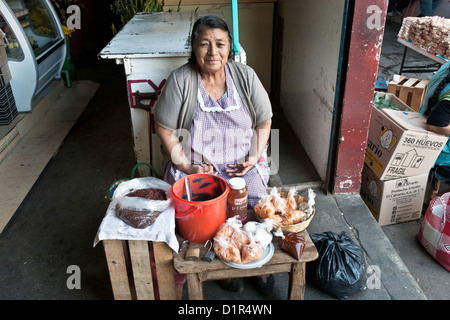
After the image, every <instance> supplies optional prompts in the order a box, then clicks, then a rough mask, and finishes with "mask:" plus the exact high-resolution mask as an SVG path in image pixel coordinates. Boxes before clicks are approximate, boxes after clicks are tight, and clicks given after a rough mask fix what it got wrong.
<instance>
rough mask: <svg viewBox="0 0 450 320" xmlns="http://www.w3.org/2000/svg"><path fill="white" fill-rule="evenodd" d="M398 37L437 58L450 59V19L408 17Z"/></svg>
mask: <svg viewBox="0 0 450 320" xmlns="http://www.w3.org/2000/svg"><path fill="white" fill-rule="evenodd" d="M398 37H399V38H401V39H406V40H408V41H410V42H412V43H413V44H414V45H416V46H418V47H420V48H422V49H425V50H427V51H428V52H431V53H433V54H435V55H437V56H442V57H444V58H445V59H450V19H445V18H442V17H407V18H404V19H403V23H402V27H401V28H400V31H399V33H398Z"/></svg>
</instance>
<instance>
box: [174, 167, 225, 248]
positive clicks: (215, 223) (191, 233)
mask: <svg viewBox="0 0 450 320" xmlns="http://www.w3.org/2000/svg"><path fill="white" fill-rule="evenodd" d="M186 178H189V179H190V185H191V194H192V195H191V201H188V200H187V193H186V187H185V180H186ZM229 191H230V188H229V187H228V183H227V182H226V181H225V180H224V179H222V178H220V177H218V176H215V175H211V174H191V175H188V176H186V177H183V178H181V179H179V180H178V181H176V182H175V183H174V184H173V185H172V188H171V189H170V193H171V196H172V199H173V205H174V208H175V218H176V220H177V227H178V233H179V234H180V236H182V237H183V238H184V239H186V240H189V241H190V242H192V243H205V242H206V241H207V240H211V239H212V238H213V236H214V234H215V233H216V231H217V229H219V227H220V225H221V224H222V223H224V222H225V218H226V209H227V208H226V207H227V196H228V192H229Z"/></svg>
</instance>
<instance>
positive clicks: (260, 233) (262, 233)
mask: <svg viewBox="0 0 450 320" xmlns="http://www.w3.org/2000/svg"><path fill="white" fill-rule="evenodd" d="M272 228H273V224H272V221H271V220H270V219H265V220H264V221H263V222H256V221H249V222H247V223H246V224H245V225H244V230H245V231H246V232H247V233H248V234H250V235H251V236H252V237H253V238H254V240H255V241H256V242H258V243H259V244H260V245H262V246H263V248H265V247H267V246H268V245H269V244H270V243H271V242H272V233H271V230H272Z"/></svg>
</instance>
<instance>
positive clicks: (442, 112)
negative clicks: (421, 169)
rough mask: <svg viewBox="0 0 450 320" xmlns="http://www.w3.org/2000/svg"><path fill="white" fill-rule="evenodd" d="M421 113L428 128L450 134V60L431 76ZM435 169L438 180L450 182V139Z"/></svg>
mask: <svg viewBox="0 0 450 320" xmlns="http://www.w3.org/2000/svg"><path fill="white" fill-rule="evenodd" d="M420 113H421V114H423V115H424V116H425V117H426V118H427V125H426V128H427V130H429V131H432V132H435V133H438V134H443V135H446V136H450V62H447V63H446V64H444V65H443V66H442V67H441V68H440V69H439V70H438V71H437V72H436V74H435V75H434V76H433V78H431V81H430V84H429V85H428V91H427V95H426V97H425V103H424V104H423V105H422V107H421V108H420ZM434 170H435V175H436V178H437V179H438V180H441V181H446V182H450V139H449V141H447V144H446V145H445V146H444V149H443V150H442V151H441V153H440V154H439V157H438V158H437V160H436V162H435V164H434Z"/></svg>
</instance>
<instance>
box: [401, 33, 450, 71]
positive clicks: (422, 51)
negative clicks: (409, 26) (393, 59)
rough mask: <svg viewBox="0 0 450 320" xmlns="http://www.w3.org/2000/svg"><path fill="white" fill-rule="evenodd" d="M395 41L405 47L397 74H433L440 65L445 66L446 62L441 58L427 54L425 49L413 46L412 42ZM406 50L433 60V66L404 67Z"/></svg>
mask: <svg viewBox="0 0 450 320" xmlns="http://www.w3.org/2000/svg"><path fill="white" fill-rule="evenodd" d="M397 41H398V42H400V43H401V44H403V45H404V46H405V50H404V52H403V57H402V62H401V64H400V70H399V74H400V75H401V74H402V73H403V72H407V73H426V72H435V71H437V70H439V68H440V67H441V65H443V64H445V63H446V62H447V61H448V60H447V59H444V58H441V57H439V56H437V55H435V54H432V53H431V52H428V51H427V50H425V49H422V48H420V47H419V46H416V45H414V44H413V43H412V42H409V41H407V40H405V39H402V38H397ZM408 49H411V50H414V51H416V52H418V53H420V54H422V55H424V56H425V57H427V58H429V59H431V60H434V61H435V63H434V64H430V65H425V66H405V60H406V52H407V50H408Z"/></svg>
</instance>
